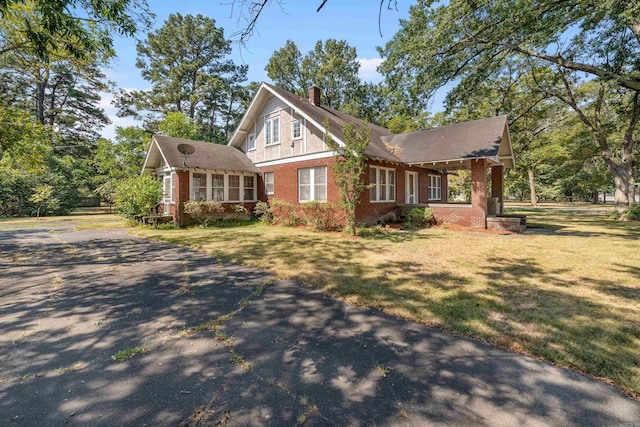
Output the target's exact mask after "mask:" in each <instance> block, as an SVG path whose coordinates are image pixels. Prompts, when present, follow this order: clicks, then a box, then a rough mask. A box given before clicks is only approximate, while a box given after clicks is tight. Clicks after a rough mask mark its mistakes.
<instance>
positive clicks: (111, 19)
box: [0, 0, 153, 58]
mask: <svg viewBox="0 0 640 427" xmlns="http://www.w3.org/2000/svg"><path fill="white" fill-rule="evenodd" d="M24 4H32V5H33V8H34V12H35V14H36V15H37V16H38V21H39V25H37V26H34V25H32V24H31V22H30V21H29V20H26V19H25V20H21V21H20V25H19V26H17V27H16V29H15V30H16V32H18V33H20V34H21V36H22V38H23V42H22V43H20V44H8V45H4V46H0V55H1V54H3V53H5V52H7V51H16V50H21V51H27V52H30V53H34V54H35V55H37V56H39V57H41V58H46V57H47V56H48V52H49V51H50V49H52V48H53V49H57V48H62V49H65V50H67V51H68V52H70V53H71V54H73V56H74V57H76V58H83V57H85V56H86V55H87V54H93V53H104V52H109V51H111V48H112V39H111V35H112V34H113V33H117V34H119V35H125V36H133V35H134V34H135V33H136V31H137V30H138V29H139V28H140V27H147V26H149V25H150V19H151V18H152V17H153V15H152V14H151V13H150V12H149V8H148V6H147V3H146V2H145V1H141V0H100V1H80V0H37V1H33V2H30V1H25V0H2V1H0V17H2V19H3V20H7V19H11V17H12V15H13V14H16V13H19V12H20V11H21V6H22V5H24Z"/></svg>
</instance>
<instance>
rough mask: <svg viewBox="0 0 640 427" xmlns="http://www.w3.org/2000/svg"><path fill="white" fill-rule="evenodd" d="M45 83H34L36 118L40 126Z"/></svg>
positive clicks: (42, 115) (42, 117)
mask: <svg viewBox="0 0 640 427" xmlns="http://www.w3.org/2000/svg"><path fill="white" fill-rule="evenodd" d="M45 88H46V83H36V116H37V117H38V121H39V122H40V123H41V124H45V123H44V92H45Z"/></svg>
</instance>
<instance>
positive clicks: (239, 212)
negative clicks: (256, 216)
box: [233, 205, 249, 222]
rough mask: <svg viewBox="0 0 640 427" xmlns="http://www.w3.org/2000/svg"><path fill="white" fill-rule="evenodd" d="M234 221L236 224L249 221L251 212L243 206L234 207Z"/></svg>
mask: <svg viewBox="0 0 640 427" xmlns="http://www.w3.org/2000/svg"><path fill="white" fill-rule="evenodd" d="M233 219H234V221H235V222H238V221H240V219H245V220H247V219H249V211H248V210H247V208H245V207H244V206H242V205H233Z"/></svg>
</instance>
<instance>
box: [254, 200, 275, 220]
mask: <svg viewBox="0 0 640 427" xmlns="http://www.w3.org/2000/svg"><path fill="white" fill-rule="evenodd" d="M253 214H254V215H255V216H256V217H257V218H258V221H260V222H262V223H263V224H268V223H269V222H271V212H270V211H269V203H267V202H262V201H260V202H257V203H256V206H255V207H254V208H253Z"/></svg>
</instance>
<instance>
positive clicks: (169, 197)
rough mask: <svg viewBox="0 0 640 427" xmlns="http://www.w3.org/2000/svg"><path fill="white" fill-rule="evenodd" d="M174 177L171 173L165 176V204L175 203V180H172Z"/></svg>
mask: <svg viewBox="0 0 640 427" xmlns="http://www.w3.org/2000/svg"><path fill="white" fill-rule="evenodd" d="M172 177H173V176H172V175H171V174H170V173H169V174H165V176H164V178H163V180H164V184H163V189H162V190H163V191H162V192H163V193H164V195H163V199H164V202H165V203H172V202H173V182H172V181H173V180H172V179H171V178H172Z"/></svg>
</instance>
